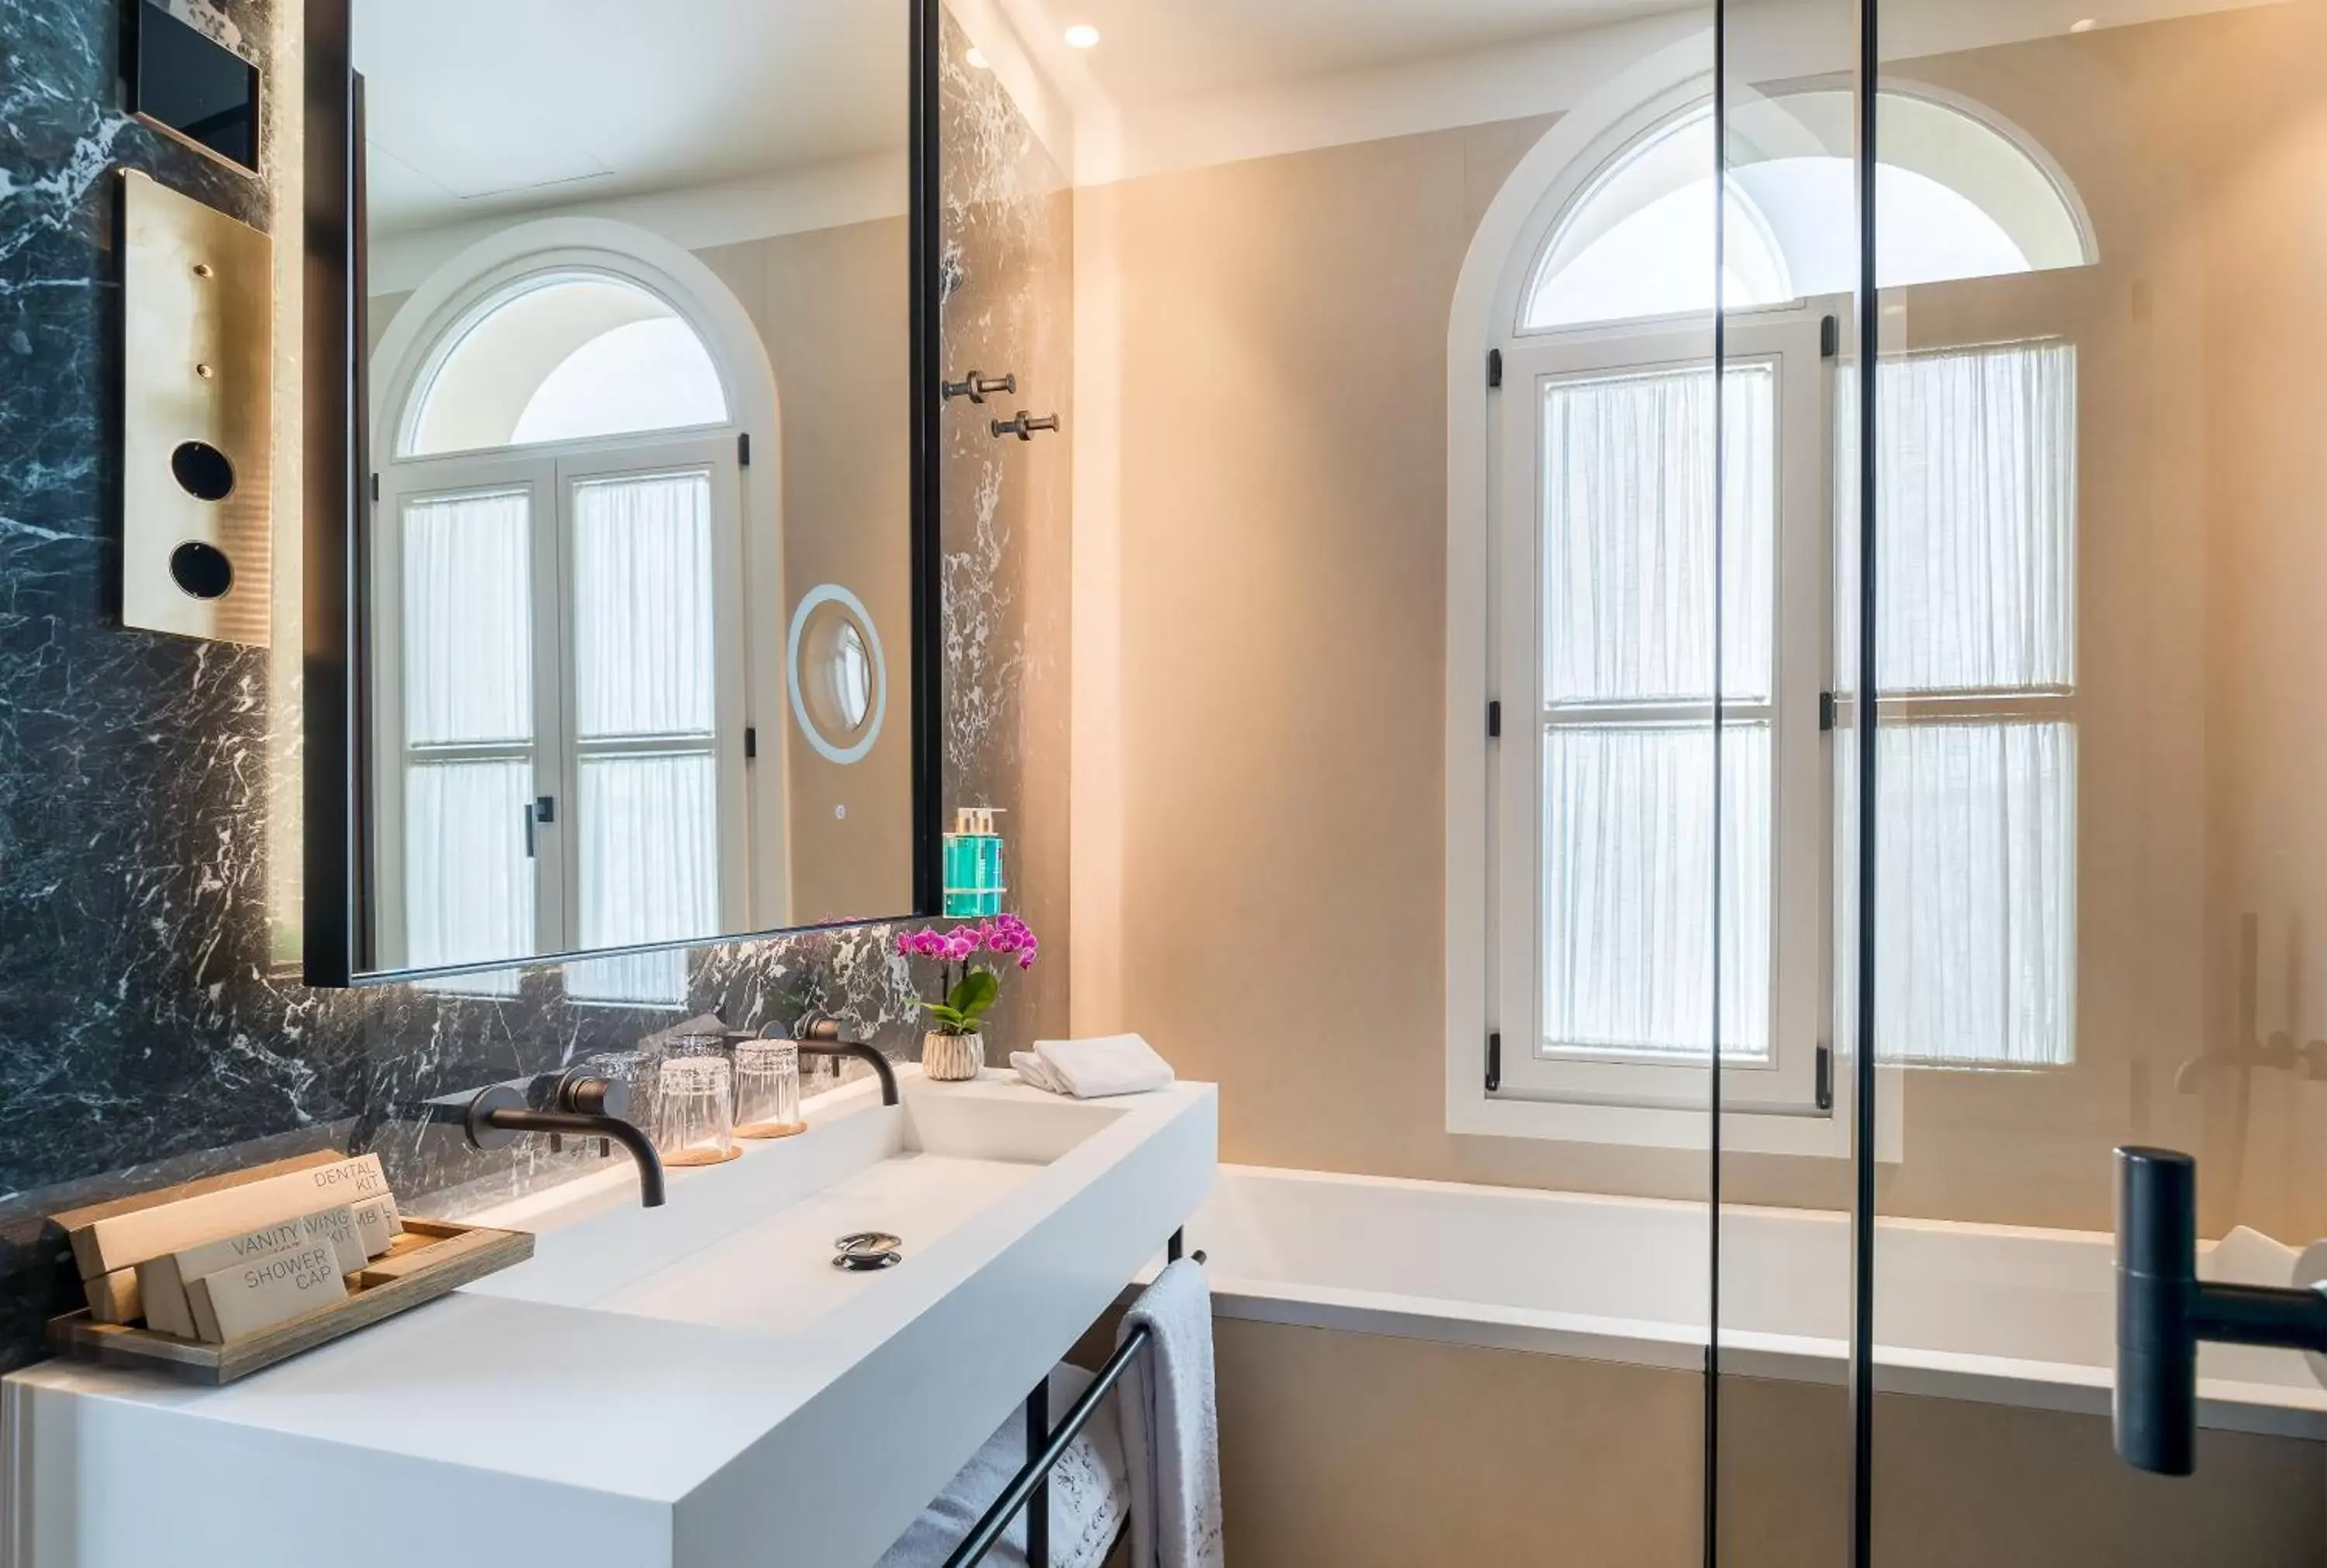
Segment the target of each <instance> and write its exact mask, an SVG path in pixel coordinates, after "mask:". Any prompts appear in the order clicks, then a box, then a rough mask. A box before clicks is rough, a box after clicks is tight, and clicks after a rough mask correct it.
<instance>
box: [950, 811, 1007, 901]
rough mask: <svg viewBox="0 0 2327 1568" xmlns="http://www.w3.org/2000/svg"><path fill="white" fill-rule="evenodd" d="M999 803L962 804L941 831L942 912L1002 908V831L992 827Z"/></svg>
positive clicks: (997, 813)
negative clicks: (947, 829) (948, 826)
mask: <svg viewBox="0 0 2327 1568" xmlns="http://www.w3.org/2000/svg"><path fill="white" fill-rule="evenodd" d="M1001 815H1002V810H1001V808H1000V807H994V806H964V807H959V808H958V810H956V811H955V813H954V824H953V831H952V832H951V833H949V834H947V835H945V914H946V918H947V919H953V920H961V919H977V918H978V917H979V916H981V915H998V914H1000V913H1001V912H1002V894H1003V891H1004V886H1003V878H1002V835H1000V834H999V833H997V832H995V828H994V819H995V817H999V816H1001Z"/></svg>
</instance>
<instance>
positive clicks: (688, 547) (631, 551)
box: [573, 472, 718, 741]
mask: <svg viewBox="0 0 2327 1568" xmlns="http://www.w3.org/2000/svg"><path fill="white" fill-rule="evenodd" d="M573 537H574V630H575V637H574V699H575V733H576V734H577V735H578V736H579V737H580V738H581V739H582V740H584V741H596V740H606V739H610V738H613V737H617V736H625V735H676V734H687V735H701V736H704V737H706V738H708V737H709V736H710V734H711V733H712V724H713V722H714V719H713V714H714V713H715V710H716V705H717V695H718V686H717V684H716V680H715V674H714V658H715V656H714V652H713V649H714V646H715V645H714V642H713V631H714V621H713V618H714V614H715V601H714V598H713V590H714V584H713V579H712V563H711V476H710V475H708V474H706V473H701V472H695V473H678V474H653V475H647V476H642V477H639V478H629V477H624V478H621V479H611V480H591V481H584V483H581V484H577V485H575V487H574V536H573Z"/></svg>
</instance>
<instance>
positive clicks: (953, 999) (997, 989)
mask: <svg viewBox="0 0 2327 1568" xmlns="http://www.w3.org/2000/svg"><path fill="white" fill-rule="evenodd" d="M1001 994H1002V982H1001V981H1000V980H999V979H997V978H995V974H994V971H993V970H991V969H972V970H971V971H969V973H967V975H963V976H962V977H961V982H960V984H958V985H956V986H955V987H954V988H953V994H952V995H950V996H949V997H947V998H946V1003H947V1006H948V1007H949V1009H950V1010H951V1011H953V1012H955V1013H959V1014H961V1016H963V1017H964V1018H967V1019H975V1018H977V1016H978V1015H979V1014H980V1013H984V1012H985V1011H986V1009H987V1008H989V1007H991V1006H993V1005H994V1003H995V998H996V997H998V996H1000V995H1001Z"/></svg>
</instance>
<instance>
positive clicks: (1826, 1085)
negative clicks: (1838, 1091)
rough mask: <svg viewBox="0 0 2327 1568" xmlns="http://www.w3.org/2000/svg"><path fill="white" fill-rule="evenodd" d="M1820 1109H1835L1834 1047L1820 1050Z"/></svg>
mask: <svg viewBox="0 0 2327 1568" xmlns="http://www.w3.org/2000/svg"><path fill="white" fill-rule="evenodd" d="M1818 1109H1819V1110H1822V1111H1830V1110H1832V1109H1834V1047H1832V1046H1830V1045H1821V1046H1819V1047H1818Z"/></svg>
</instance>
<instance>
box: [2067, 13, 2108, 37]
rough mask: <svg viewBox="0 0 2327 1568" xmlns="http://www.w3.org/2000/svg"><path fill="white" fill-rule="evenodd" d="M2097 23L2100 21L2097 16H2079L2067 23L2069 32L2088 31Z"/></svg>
mask: <svg viewBox="0 0 2327 1568" xmlns="http://www.w3.org/2000/svg"><path fill="white" fill-rule="evenodd" d="M2099 25H2100V21H2099V19H2098V18H2097V17H2092V16H2080V17H2079V18H2078V19H2077V20H2076V21H2074V22H2071V23H2069V31H2070V32H2071V33H2090V32H2091V31H2092V30H2093V29H2094V28H2096V27H2098V26H2099Z"/></svg>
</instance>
